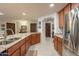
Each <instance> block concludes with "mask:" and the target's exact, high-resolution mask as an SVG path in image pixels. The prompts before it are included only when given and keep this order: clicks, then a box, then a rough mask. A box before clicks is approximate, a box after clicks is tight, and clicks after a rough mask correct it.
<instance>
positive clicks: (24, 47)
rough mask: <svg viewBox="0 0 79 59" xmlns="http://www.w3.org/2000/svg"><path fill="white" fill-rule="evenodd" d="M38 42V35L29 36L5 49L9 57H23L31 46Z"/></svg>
mask: <svg viewBox="0 0 79 59" xmlns="http://www.w3.org/2000/svg"><path fill="white" fill-rule="evenodd" d="M39 42H40V35H39V34H31V35H29V36H27V37H26V38H24V39H23V40H21V41H19V42H18V43H16V44H15V45H13V46H11V47H10V48H8V49H7V53H8V55H9V56H24V55H25V54H26V53H27V51H28V49H29V47H30V46H31V45H32V44H36V43H39Z"/></svg>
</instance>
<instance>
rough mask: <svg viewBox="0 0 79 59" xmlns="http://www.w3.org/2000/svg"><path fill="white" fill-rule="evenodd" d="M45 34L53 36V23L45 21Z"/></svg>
mask: <svg viewBox="0 0 79 59" xmlns="http://www.w3.org/2000/svg"><path fill="white" fill-rule="evenodd" d="M45 36H46V37H51V23H45Z"/></svg>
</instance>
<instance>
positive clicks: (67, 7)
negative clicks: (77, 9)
mask: <svg viewBox="0 0 79 59" xmlns="http://www.w3.org/2000/svg"><path fill="white" fill-rule="evenodd" d="M70 10H71V4H68V5H67V6H66V7H65V8H64V15H65V14H67V13H68V12H70Z"/></svg>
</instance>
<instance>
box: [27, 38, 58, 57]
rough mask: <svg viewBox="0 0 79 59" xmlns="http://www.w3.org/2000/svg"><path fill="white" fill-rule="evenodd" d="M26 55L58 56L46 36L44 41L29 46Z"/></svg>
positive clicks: (51, 42)
mask: <svg viewBox="0 0 79 59" xmlns="http://www.w3.org/2000/svg"><path fill="white" fill-rule="evenodd" d="M27 55H28V56H58V54H57V52H56V51H55V49H54V46H53V41H52V40H51V38H47V39H46V41H45V42H44V43H39V44H36V45H33V46H31V47H30V49H29V51H28V52H27Z"/></svg>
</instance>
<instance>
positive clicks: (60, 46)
mask: <svg viewBox="0 0 79 59" xmlns="http://www.w3.org/2000/svg"><path fill="white" fill-rule="evenodd" d="M53 42H54V48H55V49H56V51H57V52H58V53H59V55H62V53H63V44H62V38H60V37H57V36H55V38H54V41H53Z"/></svg>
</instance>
